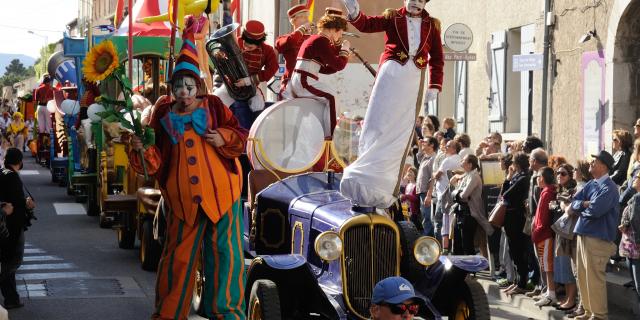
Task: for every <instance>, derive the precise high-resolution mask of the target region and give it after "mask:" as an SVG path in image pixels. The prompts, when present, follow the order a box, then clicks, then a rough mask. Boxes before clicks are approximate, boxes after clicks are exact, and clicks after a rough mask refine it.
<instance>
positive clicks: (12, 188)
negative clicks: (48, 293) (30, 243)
mask: <svg viewBox="0 0 640 320" xmlns="http://www.w3.org/2000/svg"><path fill="white" fill-rule="evenodd" d="M4 166H5V169H3V170H2V173H1V174H0V201H2V202H8V203H11V205H12V206H13V214H11V215H10V216H8V217H7V228H8V230H9V237H8V238H6V239H3V241H2V242H1V243H0V263H1V266H0V289H1V291H2V295H3V296H4V307H5V308H6V309H14V308H20V307H22V306H24V305H23V304H22V302H20V296H19V295H18V289H17V287H16V271H17V270H18V268H19V267H20V265H21V264H22V258H23V256H24V230H25V227H26V225H27V223H28V222H29V221H28V218H27V210H32V209H34V208H35V202H34V201H33V199H31V198H30V197H26V196H25V194H24V186H23V184H22V180H21V179H20V175H18V171H20V169H22V151H20V150H18V149H16V148H10V149H9V150H7V154H6V156H5V158H4Z"/></svg>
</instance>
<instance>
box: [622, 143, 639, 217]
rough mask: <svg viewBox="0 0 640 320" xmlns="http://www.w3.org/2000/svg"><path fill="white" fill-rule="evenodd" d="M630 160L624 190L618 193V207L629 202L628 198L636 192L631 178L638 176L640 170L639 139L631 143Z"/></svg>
mask: <svg viewBox="0 0 640 320" xmlns="http://www.w3.org/2000/svg"><path fill="white" fill-rule="evenodd" d="M630 161H633V165H632V169H631V174H630V175H629V178H628V179H627V181H626V182H625V183H624V185H623V188H624V191H623V192H622V194H621V195H620V208H624V207H625V206H626V205H627V202H629V199H631V197H632V196H633V195H634V194H635V193H636V189H635V188H634V187H633V180H634V179H635V178H636V177H637V176H638V173H639V172H640V139H636V141H635V142H634V144H633V153H632V154H631V159H630Z"/></svg>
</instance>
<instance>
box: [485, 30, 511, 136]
mask: <svg viewBox="0 0 640 320" xmlns="http://www.w3.org/2000/svg"><path fill="white" fill-rule="evenodd" d="M506 59H507V37H506V31H505V30H501V31H496V32H493V33H491V92H490V95H489V108H490V110H489V131H490V132H494V131H496V132H504V120H505V119H504V114H505V98H506V95H505V93H506V91H505V76H506V65H507V64H506V62H507V60H506Z"/></svg>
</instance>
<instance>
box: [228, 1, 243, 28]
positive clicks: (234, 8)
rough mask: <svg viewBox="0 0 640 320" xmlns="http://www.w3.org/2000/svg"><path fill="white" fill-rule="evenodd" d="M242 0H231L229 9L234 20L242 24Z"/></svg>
mask: <svg viewBox="0 0 640 320" xmlns="http://www.w3.org/2000/svg"><path fill="white" fill-rule="evenodd" d="M240 1H241V0H231V4H230V5H229V11H230V12H231V17H232V19H233V21H234V22H237V23H239V24H242V11H240Z"/></svg>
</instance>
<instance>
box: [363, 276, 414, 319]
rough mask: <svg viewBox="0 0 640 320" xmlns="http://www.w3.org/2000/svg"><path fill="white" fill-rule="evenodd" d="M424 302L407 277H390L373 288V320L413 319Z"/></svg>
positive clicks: (371, 310) (371, 308) (371, 309)
mask: <svg viewBox="0 0 640 320" xmlns="http://www.w3.org/2000/svg"><path fill="white" fill-rule="evenodd" d="M424 304H425V300H424V298H422V297H420V296H418V295H416V293H415V291H414V290H413V286H412V285H411V283H410V282H409V281H408V280H407V279H405V278H402V277H389V278H386V279H383V280H381V281H380V282H378V283H377V284H376V286H375V287H374V288H373V296H372V298H371V307H370V309H369V311H370V312H371V319H372V320H393V319H413V317H414V316H415V315H417V314H418V312H419V311H420V307H422V306H423V305H424Z"/></svg>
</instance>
